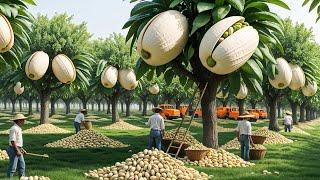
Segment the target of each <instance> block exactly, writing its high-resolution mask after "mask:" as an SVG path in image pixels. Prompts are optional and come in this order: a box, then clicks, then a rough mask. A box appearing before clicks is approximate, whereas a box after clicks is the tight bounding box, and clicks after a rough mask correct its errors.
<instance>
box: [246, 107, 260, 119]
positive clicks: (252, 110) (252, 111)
mask: <svg viewBox="0 0 320 180" xmlns="http://www.w3.org/2000/svg"><path fill="white" fill-rule="evenodd" d="M247 111H248V112H249V113H250V114H251V115H253V117H252V119H255V120H258V119H259V117H260V115H259V113H258V112H257V111H256V110H255V109H247Z"/></svg>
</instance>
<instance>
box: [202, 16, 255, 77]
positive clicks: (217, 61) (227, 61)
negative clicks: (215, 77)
mask: <svg viewBox="0 0 320 180" xmlns="http://www.w3.org/2000/svg"><path fill="white" fill-rule="evenodd" d="M244 21H245V18H244V17H241V16H232V17H228V18H225V19H223V20H221V21H219V22H217V23H216V24H214V25H213V26H212V27H211V28H210V29H209V30H208V31H207V32H206V34H205V35H204V37H203V38H202V40H201V43H200V48H199V57H200V60H201V63H202V65H203V66H204V67H206V68H207V69H208V70H209V71H211V72H213V73H216V74H221V75H224V74H229V73H232V72H234V71H236V70H237V69H239V68H240V67H241V66H242V65H244V64H245V63H246V62H247V60H248V59H249V58H250V57H251V56H252V54H253V53H254V52H255V50H256V49H257V47H258V44H259V35H258V32H257V31H256V30H255V29H254V28H253V27H252V26H250V25H249V24H248V23H247V22H244Z"/></svg>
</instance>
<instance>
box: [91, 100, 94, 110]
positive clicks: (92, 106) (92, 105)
mask: <svg viewBox="0 0 320 180" xmlns="http://www.w3.org/2000/svg"><path fill="white" fill-rule="evenodd" d="M91 111H94V102H92V103H91Z"/></svg>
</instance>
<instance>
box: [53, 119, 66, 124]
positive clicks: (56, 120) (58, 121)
mask: <svg viewBox="0 0 320 180" xmlns="http://www.w3.org/2000/svg"><path fill="white" fill-rule="evenodd" d="M49 122H50V123H65V122H67V121H65V120H60V119H53V118H49Z"/></svg>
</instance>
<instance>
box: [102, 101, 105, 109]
mask: <svg viewBox="0 0 320 180" xmlns="http://www.w3.org/2000/svg"><path fill="white" fill-rule="evenodd" d="M104 110H105V103H104V102H103V103H102V111H104Z"/></svg>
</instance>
